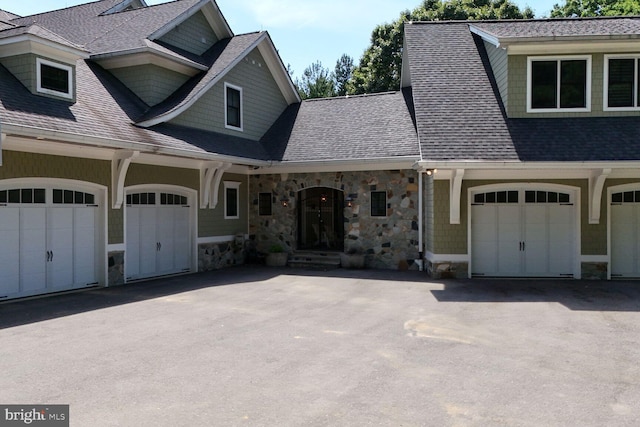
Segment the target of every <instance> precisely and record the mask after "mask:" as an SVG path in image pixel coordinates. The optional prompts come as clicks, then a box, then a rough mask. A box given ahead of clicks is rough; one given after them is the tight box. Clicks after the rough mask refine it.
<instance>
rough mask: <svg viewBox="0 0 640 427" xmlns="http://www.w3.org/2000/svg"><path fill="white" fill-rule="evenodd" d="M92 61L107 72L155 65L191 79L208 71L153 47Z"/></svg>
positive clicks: (204, 67)
mask: <svg viewBox="0 0 640 427" xmlns="http://www.w3.org/2000/svg"><path fill="white" fill-rule="evenodd" d="M91 59H92V60H94V61H96V62H97V63H99V64H100V66H102V67H103V68H105V69H107V70H110V69H114V68H123V67H132V66H136V65H146V64H153V65H157V66H159V67H163V68H167V69H169V70H172V71H175V72H177V73H180V74H184V75H187V76H190V77H192V76H195V75H196V74H198V73H199V72H201V71H207V70H208V68H207V67H206V66H205V65H202V64H198V63H197V62H193V61H190V60H188V59H186V58H177V57H175V56H172V55H168V54H167V53H165V52H161V51H158V50H156V49H154V48H153V47H143V48H137V49H130V50H125V51H119V52H113V53H103V54H99V55H93V56H91Z"/></svg>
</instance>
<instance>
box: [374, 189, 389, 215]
mask: <svg viewBox="0 0 640 427" xmlns="http://www.w3.org/2000/svg"><path fill="white" fill-rule="evenodd" d="M371 216H387V192H386V191H372V192H371Z"/></svg>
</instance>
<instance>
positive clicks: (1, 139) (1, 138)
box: [0, 133, 7, 166]
mask: <svg viewBox="0 0 640 427" xmlns="http://www.w3.org/2000/svg"><path fill="white" fill-rule="evenodd" d="M5 139H7V134H6V133H0V166H2V143H3V142H4V140H5Z"/></svg>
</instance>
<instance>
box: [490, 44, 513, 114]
mask: <svg viewBox="0 0 640 427" xmlns="http://www.w3.org/2000/svg"><path fill="white" fill-rule="evenodd" d="M484 46H485V49H486V50H487V54H488V55H489V62H490V63H491V69H492V70H493V75H494V76H495V79H496V83H497V84H498V91H499V92H500V97H501V98H502V102H503V104H504V108H505V109H506V108H507V105H508V102H507V101H508V99H509V73H508V70H509V67H508V66H507V65H508V63H509V58H508V55H507V51H506V50H504V49H502V48H499V47H498V48H496V47H495V46H494V45H492V44H491V43H487V42H484Z"/></svg>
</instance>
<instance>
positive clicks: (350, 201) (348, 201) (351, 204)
mask: <svg viewBox="0 0 640 427" xmlns="http://www.w3.org/2000/svg"><path fill="white" fill-rule="evenodd" d="M344 200H345V201H346V202H347V207H352V206H353V199H352V198H351V196H347V198H346V199H344Z"/></svg>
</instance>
